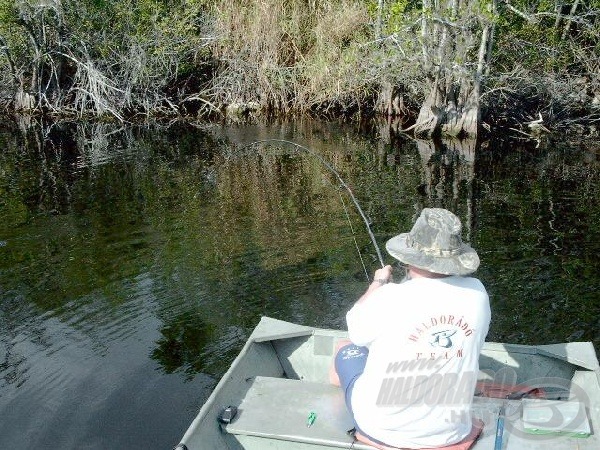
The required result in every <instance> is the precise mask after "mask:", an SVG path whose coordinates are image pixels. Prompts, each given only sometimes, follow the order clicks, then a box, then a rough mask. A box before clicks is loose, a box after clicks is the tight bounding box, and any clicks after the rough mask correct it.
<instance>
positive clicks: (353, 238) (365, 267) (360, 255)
mask: <svg viewBox="0 0 600 450" xmlns="http://www.w3.org/2000/svg"><path fill="white" fill-rule="evenodd" d="M338 194H340V200H341V201H342V206H343V207H344V213H345V214H346V219H347V220H348V225H350V231H351V232H352V240H353V241H354V246H355V247H356V251H357V252H358V257H359V258H360V263H361V264H362V267H363V270H364V271H365V277H367V281H369V282H370V281H371V278H370V277H369V272H368V271H367V266H365V261H364V260H363V257H362V253H361V252H360V248H359V247H358V242H356V233H355V232H354V227H353V226H352V222H351V221H350V214H348V208H346V202H345V201H344V197H342V193H341V192H338Z"/></svg>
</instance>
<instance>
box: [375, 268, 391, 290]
mask: <svg viewBox="0 0 600 450" xmlns="http://www.w3.org/2000/svg"><path fill="white" fill-rule="evenodd" d="M390 281H392V266H390V265H387V266H385V267H382V268H381V269H377V270H376V271H375V274H374V275H373V282H377V283H379V284H380V285H382V284H387V283H389V282H390Z"/></svg>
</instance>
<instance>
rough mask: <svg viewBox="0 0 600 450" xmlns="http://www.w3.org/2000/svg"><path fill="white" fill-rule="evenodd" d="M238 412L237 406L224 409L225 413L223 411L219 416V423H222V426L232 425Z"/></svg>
mask: <svg viewBox="0 0 600 450" xmlns="http://www.w3.org/2000/svg"><path fill="white" fill-rule="evenodd" d="M237 411H238V409H237V407H235V406H228V407H227V408H225V409H223V411H221V414H219V418H218V420H219V422H221V423H222V424H228V423H231V421H232V420H233V419H234V418H235V415H236V414H237Z"/></svg>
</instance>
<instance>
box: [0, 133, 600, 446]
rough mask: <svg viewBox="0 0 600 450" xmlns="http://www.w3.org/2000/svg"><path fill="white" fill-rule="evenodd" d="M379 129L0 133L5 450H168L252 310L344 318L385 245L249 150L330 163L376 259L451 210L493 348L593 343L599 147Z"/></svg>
mask: <svg viewBox="0 0 600 450" xmlns="http://www.w3.org/2000/svg"><path fill="white" fill-rule="evenodd" d="M30 125H31V124H30ZM384 132H385V130H382V129H380V134H379V137H373V135H372V134H367V133H362V132H359V131H358V130H354V129H352V128H349V127H347V126H343V125H339V124H323V123H320V124H314V123H310V122H307V123H288V124H278V125H272V126H270V127H263V126H237V127H224V126H219V125H202V126H198V127H190V126H184V125H179V126H173V127H170V128H133V127H131V128H122V127H119V126H114V125H110V124H86V123H79V124H43V123H42V124H38V125H37V126H29V127H25V126H24V127H23V129H22V130H21V131H20V132H15V131H14V130H11V131H5V132H2V133H0V143H1V145H2V146H3V148H4V150H3V152H2V153H0V215H1V217H2V218H3V220H2V221H1V222H0V352H1V353H0V414H2V415H3V417H6V420H4V421H3V423H2V424H1V425H0V447H2V448H5V447H6V448H10V447H11V446H19V447H21V444H22V442H23V436H28V437H29V439H28V440H27V442H31V447H30V448H33V447H34V446H35V445H42V444H43V445H45V446H46V447H48V446H50V447H52V448H60V447H61V446H62V447H69V448H70V447H75V446H77V445H83V444H85V446H86V447H90V448H120V447H124V446H125V445H127V446H133V448H169V446H171V447H172V445H173V444H174V443H175V442H176V441H178V439H179V437H180V436H181V434H182V432H183V431H184V430H185V428H186V427H187V425H188V423H189V421H190V420H191V418H192V417H193V416H194V414H195V412H196V411H197V408H198V406H199V405H200V404H201V403H202V402H203V400H204V399H205V398H206V396H207V395H208V392H209V390H210V388H211V387H212V386H213V385H214V383H215V382H216V380H217V379H218V377H219V376H220V375H221V374H222V373H223V372H224V371H225V370H226V368H227V367H228V365H229V364H230V362H231V361H232V359H233V358H234V356H235V355H236V354H237V352H238V351H239V349H240V348H241V346H242V345H243V343H244V341H245V339H246V338H247V336H248V334H249V332H250V331H251V330H252V328H253V327H254V326H255V325H256V323H257V322H258V319H259V317H260V316H261V315H270V316H273V317H276V318H279V319H283V320H289V321H295V322H299V323H304V324H308V325H316V326H324V327H343V326H344V313H345V311H346V310H347V309H348V307H349V306H350V305H351V304H352V302H353V301H354V300H355V299H356V298H357V297H358V295H359V294H360V293H361V292H362V290H363V289H364V288H365V285H366V283H365V281H366V277H365V271H366V272H367V273H368V274H370V273H372V271H373V270H374V269H375V268H377V267H378V265H379V261H378V258H377V256H376V252H375V249H374V247H373V244H372V242H371V241H370V239H369V237H368V235H367V233H366V231H365V228H364V224H363V223H362V221H361V218H360V217H359V215H358V214H357V212H356V210H354V209H353V206H352V205H351V203H350V202H349V201H348V198H347V196H346V194H345V193H344V191H343V190H340V188H339V183H338V182H337V180H336V178H335V177H334V176H332V174H331V173H329V172H328V171H327V170H324V168H323V165H322V164H321V163H320V162H319V161H318V159H316V158H314V157H312V156H311V155H310V154H307V153H303V152H298V151H295V150H294V149H293V147H292V146H286V145H276V144H273V143H271V144H260V145H259V144H255V145H248V144H250V143H252V142H254V141H257V140H261V139H270V138H274V139H287V140H291V141H294V142H297V143H298V144H301V145H304V146H307V147H309V148H310V149H312V150H313V151H315V152H317V153H318V154H319V155H322V156H323V158H325V159H326V160H327V161H329V162H331V164H332V165H333V166H334V167H335V169H336V170H337V171H338V172H339V173H340V175H341V176H342V178H343V179H344V181H345V182H346V183H347V184H348V185H349V186H350V187H351V188H352V190H353V192H354V195H355V196H356V197H357V199H358V200H359V203H360V205H361V207H362V209H363V210H364V211H365V213H366V215H367V217H368V218H369V220H370V222H371V227H372V229H373V232H374V234H375V236H376V239H377V241H378V242H379V245H381V246H383V243H384V242H385V240H386V239H387V238H389V237H390V236H392V235H394V234H396V233H398V232H401V231H406V230H407V229H409V228H410V226H411V225H412V223H413V221H414V219H415V218H416V217H417V215H418V214H419V212H420V210H421V209H422V208H423V207H425V206H441V207H446V208H449V209H452V210H454V211H455V212H457V214H458V215H459V216H460V217H461V219H462V220H463V222H464V224H465V236H464V237H465V240H467V241H470V242H471V243H472V245H473V246H475V247H476V248H477V250H478V252H479V253H480V256H481V259H482V266H481V269H480V271H479V276H480V277H481V278H482V280H483V281H484V282H485V284H486V285H487V286H488V288H489V291H490V294H491V298H492V304H493V314H494V319H493V324H492V330H491V333H490V337H489V339H490V340H498V341H512V342H522V343H534V342H543V343H546V342H558V341H565V340H574V339H582V340H593V341H594V342H595V343H596V344H598V343H599V342H600V337H599V336H598V335H597V330H598V329H599V325H600V323H599V322H598V317H600V315H599V314H598V313H599V311H598V309H599V307H598V304H597V301H596V292H597V290H598V288H599V287H600V286H599V284H600V283H599V276H598V273H599V272H598V261H597V257H596V255H597V253H598V250H599V248H598V247H599V242H600V240H599V239H598V231H599V229H598V228H599V227H600V220H598V219H599V217H598V216H599V215H600V205H599V204H598V199H599V198H600V196H599V195H598V194H599V192H598V190H599V186H600V182H599V178H598V162H597V160H596V157H595V155H596V152H595V150H593V149H591V148H586V149H580V148H578V147H572V146H568V145H563V146H561V145H553V146H550V147H545V148H541V147H540V148H528V147H515V146H513V147H509V146H506V145H503V144H502V143H501V142H500V143H487V146H485V147H478V146H477V145H476V144H475V143H473V142H454V141H445V142H435V143H434V142H428V141H412V140H406V139H402V138H400V137H398V136H395V137H393V138H392V137H390V136H391V135H390V136H387V137H386V136H385V135H384ZM388 133H389V130H388ZM344 200H345V202H344ZM387 262H392V261H391V259H389V258H387ZM540 312H543V314H540ZM136 398H137V399H138V400H136ZM165 398H169V399H172V400H170V401H169V402H167V403H166V406H165ZM40 404H46V405H48V406H47V407H45V408H42V409H39V410H37V411H36V412H35V414H34V415H33V416H32V415H31V411H30V410H31V409H32V405H40ZM9 410H10V411H11V413H10V414H8V411H9ZM141 410H143V413H142V412H140V411H141ZM131 417H134V418H135V420H133V421H132V420H130V419H131ZM144 421H147V422H144ZM132 422H135V424H138V425H139V424H144V426H143V427H138V426H136V425H135V424H132ZM39 423H44V424H47V425H46V426H44V427H42V429H39V428H38V429H36V428H35V424H39ZM123 423H128V424H129V425H127V426H126V427H124V426H123V425H122V424H123ZM147 423H154V424H156V426H154V427H149V426H147ZM74 424H75V425H76V426H74ZM140 428H143V430H142V429H140ZM74 429H75V430H81V432H80V433H74V432H70V434H69V435H68V436H67V433H66V432H61V431H62V430H74ZM57 430H58V431H57ZM107 442H110V443H109V444H107Z"/></svg>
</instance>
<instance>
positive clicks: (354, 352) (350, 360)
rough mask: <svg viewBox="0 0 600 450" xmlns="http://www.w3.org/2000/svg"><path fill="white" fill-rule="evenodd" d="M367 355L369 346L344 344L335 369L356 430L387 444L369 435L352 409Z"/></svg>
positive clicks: (336, 357)
mask: <svg viewBox="0 0 600 450" xmlns="http://www.w3.org/2000/svg"><path fill="white" fill-rule="evenodd" d="M367 356H369V349H368V348H367V347H360V346H358V345H354V344H348V345H344V346H343V347H342V348H340V350H339V351H338V353H337V355H336V356H335V371H336V372H337V374H338V377H339V379H340V384H341V386H342V389H343V390H344V398H345V400H346V407H347V408H348V411H349V412H350V415H351V416H352V421H353V422H354V426H355V427H356V430H357V431H360V433H361V434H362V435H363V436H366V437H368V438H369V439H371V440H372V441H373V442H375V443H376V444H382V445H385V444H384V443H383V442H381V441H379V440H377V439H375V438H373V437H371V436H369V435H368V434H367V433H365V432H364V431H362V430H361V429H360V427H359V426H358V425H357V423H356V420H355V419H354V412H353V411H352V390H353V389H354V383H355V382H356V380H358V377H360V376H361V375H362V373H363V371H364V370H365V365H366V364H367Z"/></svg>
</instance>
